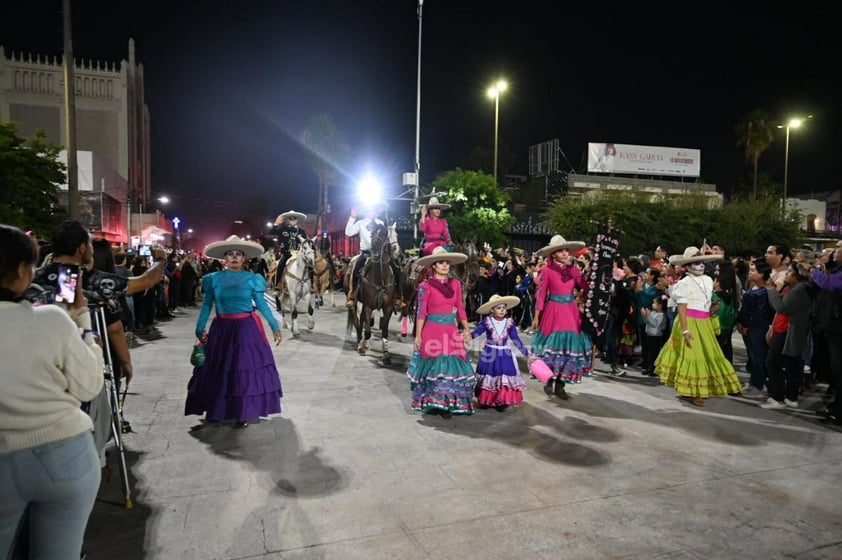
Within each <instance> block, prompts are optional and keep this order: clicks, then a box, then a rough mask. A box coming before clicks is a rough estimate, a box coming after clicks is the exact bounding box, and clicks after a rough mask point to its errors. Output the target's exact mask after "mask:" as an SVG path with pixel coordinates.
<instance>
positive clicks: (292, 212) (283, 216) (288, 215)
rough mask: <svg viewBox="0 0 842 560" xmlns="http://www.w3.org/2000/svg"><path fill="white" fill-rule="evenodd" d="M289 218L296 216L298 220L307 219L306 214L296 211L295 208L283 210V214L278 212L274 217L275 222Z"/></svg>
mask: <svg viewBox="0 0 842 560" xmlns="http://www.w3.org/2000/svg"><path fill="white" fill-rule="evenodd" d="M290 218H298V221H299V222H303V221H304V220H306V219H307V214H302V213H301V212H296V211H295V210H290V211H289V212H284V213H283V214H278V217H277V218H275V223H276V224H281V223H283V222H285V221H286V220H288V219H290Z"/></svg>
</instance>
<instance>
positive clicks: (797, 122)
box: [778, 115, 813, 217]
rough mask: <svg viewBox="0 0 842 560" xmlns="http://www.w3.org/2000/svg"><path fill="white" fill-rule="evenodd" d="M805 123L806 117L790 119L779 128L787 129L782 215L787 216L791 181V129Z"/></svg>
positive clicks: (810, 117) (811, 116)
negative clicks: (787, 194)
mask: <svg viewBox="0 0 842 560" xmlns="http://www.w3.org/2000/svg"><path fill="white" fill-rule="evenodd" d="M807 118H808V119H812V118H813V115H809V116H808V117H807ZM802 124H804V119H789V121H787V123H786V124H779V125H778V128H785V129H786V144H785V148H784V197H783V203H782V204H781V215H782V216H784V217H786V193H787V182H788V181H789V129H790V128H798V127H800V126H801V125H802Z"/></svg>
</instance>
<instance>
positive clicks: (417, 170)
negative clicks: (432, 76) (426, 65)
mask: <svg viewBox="0 0 842 560" xmlns="http://www.w3.org/2000/svg"><path fill="white" fill-rule="evenodd" d="M423 9H424V0H418V78H417V80H416V83H417V91H416V93H415V98H416V101H415V194H414V196H413V204H412V208H413V211H415V212H417V211H418V210H417V208H418V186H419V185H420V184H421V21H422V16H423V14H422V11H423ZM412 237H413V239H415V240H417V239H418V221H417V220H416V219H415V218H414V217H413V219H412Z"/></svg>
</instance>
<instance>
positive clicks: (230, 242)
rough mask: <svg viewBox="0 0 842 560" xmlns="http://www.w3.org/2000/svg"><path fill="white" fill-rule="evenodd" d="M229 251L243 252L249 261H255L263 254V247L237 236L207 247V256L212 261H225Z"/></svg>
mask: <svg viewBox="0 0 842 560" xmlns="http://www.w3.org/2000/svg"><path fill="white" fill-rule="evenodd" d="M228 251H242V252H243V254H244V255H245V256H246V258H247V259H254V258H257V257H259V256H260V255H262V254H263V251H264V249H263V245H261V244H260V243H255V242H254V241H246V240H245V239H242V238H240V237H237V236H236V235H232V236H230V237H229V238H228V239H226V240H225V241H217V242H216V243H211V244H210V245H208V246H207V247H205V255H207V256H209V257H210V258H212V259H224V258H225V253H227V252H228Z"/></svg>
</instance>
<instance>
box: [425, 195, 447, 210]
mask: <svg viewBox="0 0 842 560" xmlns="http://www.w3.org/2000/svg"><path fill="white" fill-rule="evenodd" d="M436 208H438V209H439V210H447V209H448V208H450V204H442V203H440V202H439V199H438V197H435V196H431V197H430V201H429V202H428V203H427V210H434V209H436Z"/></svg>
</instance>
